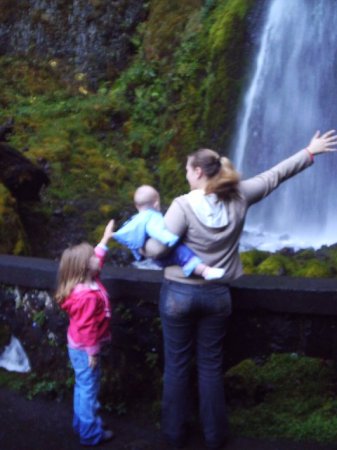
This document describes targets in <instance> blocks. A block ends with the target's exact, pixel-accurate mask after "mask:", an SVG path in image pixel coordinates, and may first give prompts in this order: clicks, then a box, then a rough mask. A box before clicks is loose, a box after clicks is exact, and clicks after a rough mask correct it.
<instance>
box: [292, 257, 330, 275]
mask: <svg viewBox="0 0 337 450" xmlns="http://www.w3.org/2000/svg"><path fill="white" fill-rule="evenodd" d="M292 275H294V276H298V277H306V278H328V277H330V276H331V266H330V265H329V264H328V263H327V262H324V261H319V260H317V259H309V260H308V261H305V262H303V263H302V264H300V267H299V268H298V269H297V270H295V271H294V272H293V273H292Z"/></svg>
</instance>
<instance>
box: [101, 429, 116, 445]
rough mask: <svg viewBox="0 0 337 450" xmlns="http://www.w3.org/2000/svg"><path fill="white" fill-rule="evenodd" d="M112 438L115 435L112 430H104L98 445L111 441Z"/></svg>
mask: <svg viewBox="0 0 337 450" xmlns="http://www.w3.org/2000/svg"><path fill="white" fill-rule="evenodd" d="M114 437H115V433H114V432H113V431H112V430H104V431H103V435H102V437H101V440H100V443H101V442H108V441H111V439H113V438H114Z"/></svg>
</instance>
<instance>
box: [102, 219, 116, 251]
mask: <svg viewBox="0 0 337 450" xmlns="http://www.w3.org/2000/svg"><path fill="white" fill-rule="evenodd" d="M114 228H115V221H114V220H113V219H112V220H110V222H109V223H108V225H107V226H106V227H105V230H104V233H103V236H102V239H101V242H100V244H101V245H106V244H107V243H108V242H109V240H110V239H111V238H112V233H113V230H114Z"/></svg>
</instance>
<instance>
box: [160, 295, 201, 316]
mask: <svg viewBox="0 0 337 450" xmlns="http://www.w3.org/2000/svg"><path fill="white" fill-rule="evenodd" d="M192 300H193V298H192V295H190V294H187V293H185V292H179V291H176V290H175V289H164V290H163V291H162V293H161V296H160V311H161V313H162V314H165V315H167V316H170V317H182V316H184V315H185V314H188V313H189V312H190V311H191V307H192Z"/></svg>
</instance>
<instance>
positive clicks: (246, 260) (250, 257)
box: [240, 250, 270, 275]
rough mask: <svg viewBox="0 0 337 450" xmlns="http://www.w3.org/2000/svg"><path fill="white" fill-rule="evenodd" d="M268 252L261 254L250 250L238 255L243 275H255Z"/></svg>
mask: <svg viewBox="0 0 337 450" xmlns="http://www.w3.org/2000/svg"><path fill="white" fill-rule="evenodd" d="M269 255H270V253H269V252H262V251H259V250H250V251H248V252H242V253H241V254H240V258H241V262H242V266H243V270H244V273H245V274H247V275H252V274H254V273H257V266H258V265H259V264H261V263H262V261H264V260H265V259H266V258H267V257H268V256H269Z"/></svg>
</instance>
